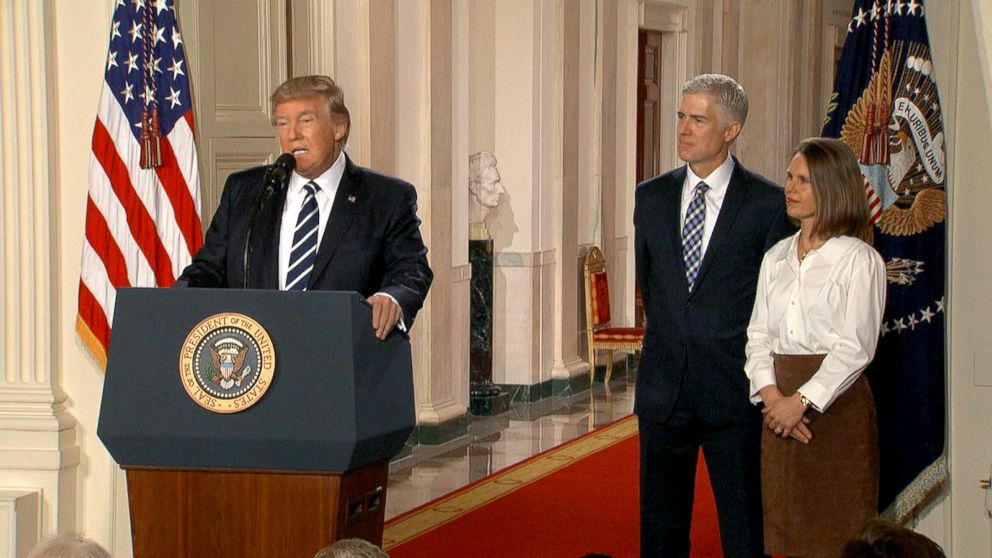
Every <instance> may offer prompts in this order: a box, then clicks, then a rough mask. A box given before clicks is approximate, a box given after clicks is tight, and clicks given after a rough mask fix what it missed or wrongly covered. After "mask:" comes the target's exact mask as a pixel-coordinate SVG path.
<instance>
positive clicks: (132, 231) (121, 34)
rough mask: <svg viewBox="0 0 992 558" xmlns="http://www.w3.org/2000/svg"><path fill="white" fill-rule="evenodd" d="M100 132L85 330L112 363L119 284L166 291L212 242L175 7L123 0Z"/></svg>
mask: <svg viewBox="0 0 992 558" xmlns="http://www.w3.org/2000/svg"><path fill="white" fill-rule="evenodd" d="M104 67H105V71H104V77H103V91H102V92H101V94H100V104H99V106H98V108H97V114H96V124H95V126H94V128H93V142H92V144H93V153H92V157H91V159H90V172H89V196H88V198H87V201H86V230H85V239H84V241H83V255H82V269H81V272H80V278H79V315H78V317H77V320H76V331H77V332H78V333H79V336H80V337H81V338H82V340H83V341H84V342H85V343H86V345H87V347H89V349H90V350H91V351H92V353H93V355H94V356H95V357H96V359H97V360H98V361H100V363H101V364H103V365H106V358H107V347H108V345H109V343H110V329H111V319H112V317H113V314H114V302H115V298H116V292H117V291H116V290H117V289H118V288H119V287H156V286H157V287H167V286H170V285H171V284H172V283H173V282H174V281H175V278H176V277H177V276H178V275H179V273H180V272H181V271H182V269H183V268H184V267H185V266H186V265H187V264H188V263H189V262H190V261H191V259H192V254H194V253H195V252H196V250H198V249H199V247H200V245H201V244H202V242H203V236H202V232H201V225H200V216H199V208H200V180H199V173H198V170H197V159H196V146H195V145H194V143H193V111H192V105H191V103H190V89H189V68H188V66H187V65H186V57H185V55H184V49H183V42H182V35H180V33H179V24H178V23H177V22H176V14H175V10H174V7H173V4H172V1H171V0H128V1H124V0H118V1H117V4H116V7H115V10H114V18H113V21H112V23H111V29H110V48H109V49H108V52H107V59H106V63H105V65H104Z"/></svg>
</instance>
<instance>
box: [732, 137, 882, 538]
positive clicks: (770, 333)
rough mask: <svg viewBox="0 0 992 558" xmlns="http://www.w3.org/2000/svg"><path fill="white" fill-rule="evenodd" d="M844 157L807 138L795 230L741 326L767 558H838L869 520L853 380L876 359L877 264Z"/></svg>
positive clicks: (833, 143) (860, 193) (791, 181)
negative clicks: (756, 409)
mask: <svg viewBox="0 0 992 558" xmlns="http://www.w3.org/2000/svg"><path fill="white" fill-rule="evenodd" d="M863 184H864V183H863V178H862V175H861V171H860V169H859V167H858V162H857V160H856V159H855V158H854V154H853V153H852V152H851V150H850V149H849V148H848V147H847V146H846V145H845V144H844V143H842V142H840V141H838V140H834V139H826V138H813V139H808V140H805V141H803V142H802V143H800V144H799V147H798V148H797V149H796V152H795V154H794V156H793V157H792V161H791V162H790V163H789V169H788V172H787V175H786V185H785V196H786V209H787V211H788V213H789V217H790V218H791V219H792V220H793V221H795V222H797V223H798V224H799V226H800V230H799V232H798V233H796V234H795V235H794V236H792V237H790V238H786V239H784V240H782V241H781V242H779V243H778V244H776V245H775V246H773V247H772V248H771V249H770V250H769V251H768V252H767V253H766V254H765V257H764V260H763V261H762V264H761V273H760V275H759V278H758V291H757V296H756V299H755V302H754V311H753V312H752V314H751V323H750V325H749V326H748V330H747V333H748V343H747V348H746V352H747V364H746V365H745V372H746V374H747V377H748V379H749V380H750V392H751V393H750V396H751V401H752V402H753V403H755V404H758V403H763V404H764V410H763V412H764V419H765V420H764V423H765V426H766V428H765V430H764V434H763V435H762V441H761V490H762V499H763V505H764V515H765V552H767V553H769V554H779V555H787V556H807V557H814V556H838V555H839V554H840V552H841V550H842V548H843V546H844V542H845V541H847V539H849V538H851V537H852V536H854V535H856V534H857V533H858V532H859V531H860V528H861V526H862V524H863V523H864V522H865V520H867V519H869V518H871V517H874V516H875V515H876V512H877V510H876V507H877V501H878V433H877V425H876V421H875V404H874V400H873V398H872V394H871V389H870V388H869V387H868V382H867V381H866V380H865V378H864V377H863V376H862V371H863V370H864V369H865V367H866V366H868V363H869V362H870V361H871V359H872V357H873V356H874V354H875V347H876V345H877V343H878V334H879V326H880V324H881V320H882V310H883V308H884V306H885V262H884V260H882V257H881V256H880V255H879V254H878V252H876V251H875V250H874V249H873V248H872V247H871V246H870V245H868V244H867V243H865V242H864V240H863V239H864V238H865V237H866V235H867V234H868V231H869V228H868V227H869V225H868V208H867V204H866V200H865V191H864V185H863Z"/></svg>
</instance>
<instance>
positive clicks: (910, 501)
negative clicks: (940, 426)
mask: <svg viewBox="0 0 992 558" xmlns="http://www.w3.org/2000/svg"><path fill="white" fill-rule="evenodd" d="M945 482H947V456H946V455H941V456H940V457H938V458H937V460H936V461H934V462H933V463H931V464H930V465H929V466H927V468H926V469H923V471H922V472H920V474H919V475H917V476H916V478H915V479H913V482H911V483H909V486H907V487H906V488H904V489H903V490H902V492H900V493H899V495H898V496H896V500H895V502H893V503H892V505H890V506H889V509H888V510H886V513H883V514H882V515H883V516H886V515H889V516H891V515H894V517H895V520H896V522H898V523H905V521H906V519H907V518H909V516H910V515H912V513H913V511H915V510H916V508H918V507H919V506H920V504H922V503H924V502H925V501H926V500H927V497H928V496H930V494H931V493H932V492H933V491H934V490H936V489H937V488H939V487H941V486H942V485H943V484H944V483H945Z"/></svg>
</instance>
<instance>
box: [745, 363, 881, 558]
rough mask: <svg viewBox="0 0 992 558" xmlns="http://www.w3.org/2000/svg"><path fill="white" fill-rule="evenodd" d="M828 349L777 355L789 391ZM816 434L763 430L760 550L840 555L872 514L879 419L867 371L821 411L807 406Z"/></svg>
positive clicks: (789, 392)
mask: <svg viewBox="0 0 992 558" xmlns="http://www.w3.org/2000/svg"><path fill="white" fill-rule="evenodd" d="M824 357H825V355H775V377H776V379H777V381H778V387H779V389H780V390H781V391H782V393H783V394H784V395H786V396H788V395H792V394H793V393H795V392H796V390H797V389H799V387H801V386H802V385H803V384H804V383H805V382H806V381H807V380H809V378H810V377H811V376H812V375H813V374H814V373H816V371H817V370H819V368H820V363H821V362H822V361H823V359H824ZM806 416H807V417H808V418H809V419H810V424H809V425H808V426H809V429H810V431H811V432H812V433H813V438H812V439H811V440H810V443H809V444H802V443H799V442H797V441H796V440H794V439H793V438H786V439H783V438H781V437H780V436H776V435H775V433H774V432H772V431H771V430H769V429H768V428H764V430H763V433H762V436H761V495H762V503H763V505H764V514H765V552H767V553H769V554H784V555H786V556H804V557H810V558H812V557H819V556H823V557H832V558H835V557H837V556H840V554H841V550H842V549H843V547H844V543H845V542H847V541H848V540H849V539H850V538H852V537H853V536H855V535H857V534H858V532H859V531H860V530H861V527H862V525H863V524H864V522H865V521H866V520H868V519H870V518H872V517H875V515H877V507H878V425H877V423H876V420H875V400H874V398H873V397H872V394H871V388H870V387H868V381H867V380H865V378H864V376H860V377H858V379H857V381H855V382H854V384H853V385H852V386H851V387H850V388H849V389H848V390H847V391H845V392H844V393H843V394H841V396H840V397H838V398H837V400H835V401H834V403H833V404H832V405H831V406H830V407H829V408H828V409H827V411H826V412H825V413H823V414H820V413H818V412H816V411H814V410H812V409H810V410H809V411H807V412H806Z"/></svg>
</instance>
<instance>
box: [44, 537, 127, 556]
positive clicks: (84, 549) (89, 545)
mask: <svg viewBox="0 0 992 558" xmlns="http://www.w3.org/2000/svg"><path fill="white" fill-rule="evenodd" d="M27 558H111V556H110V553H109V552H107V550H106V549H104V548H103V547H102V546H100V545H99V544H97V543H96V542H94V541H92V540H90V539H85V538H83V537H81V536H79V535H77V534H75V533H65V534H62V535H58V536H56V537H52V538H50V539H47V540H45V541H43V542H42V543H41V544H39V545H38V546H36V547H34V548H33V549H32V550H31V552H28V555H27Z"/></svg>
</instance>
